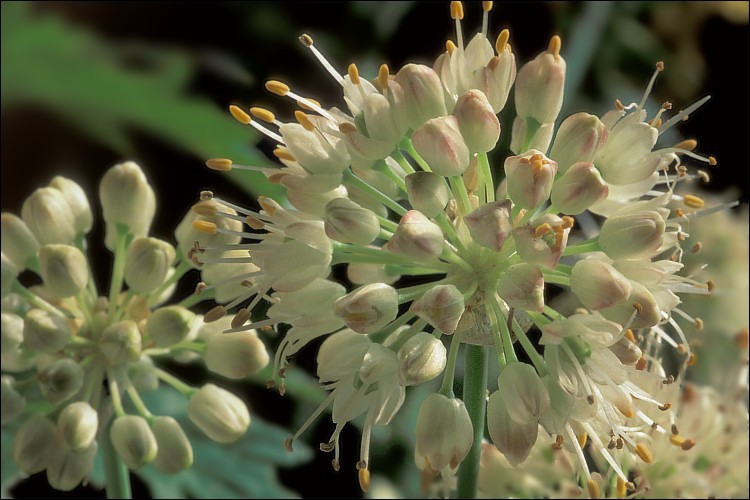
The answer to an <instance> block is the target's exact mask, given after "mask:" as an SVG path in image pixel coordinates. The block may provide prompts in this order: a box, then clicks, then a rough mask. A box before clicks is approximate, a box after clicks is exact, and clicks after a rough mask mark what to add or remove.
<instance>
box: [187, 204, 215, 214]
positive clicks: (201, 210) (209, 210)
mask: <svg viewBox="0 0 750 500" xmlns="http://www.w3.org/2000/svg"><path fill="white" fill-rule="evenodd" d="M190 209H191V210H192V211H193V212H195V213H196V214H198V215H202V216H204V217H213V216H214V215H216V212H217V211H218V210H217V209H218V207H217V206H216V203H214V202H212V201H199V202H198V203H196V204H195V205H193V206H192V207H190Z"/></svg>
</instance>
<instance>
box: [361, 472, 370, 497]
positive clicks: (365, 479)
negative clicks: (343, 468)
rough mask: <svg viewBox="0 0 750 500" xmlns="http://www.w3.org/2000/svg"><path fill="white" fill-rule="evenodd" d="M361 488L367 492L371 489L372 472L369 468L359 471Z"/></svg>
mask: <svg viewBox="0 0 750 500" xmlns="http://www.w3.org/2000/svg"><path fill="white" fill-rule="evenodd" d="M359 487H360V488H362V491H365V492H366V491H367V490H369V489H370V470H369V469H368V468H367V467H363V468H361V469H359Z"/></svg>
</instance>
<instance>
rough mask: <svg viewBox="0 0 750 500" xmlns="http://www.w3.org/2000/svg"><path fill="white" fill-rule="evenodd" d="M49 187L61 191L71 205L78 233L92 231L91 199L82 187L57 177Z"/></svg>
mask: <svg viewBox="0 0 750 500" xmlns="http://www.w3.org/2000/svg"><path fill="white" fill-rule="evenodd" d="M49 187H53V188H55V189H58V190H60V192H61V193H62V195H63V196H64V197H65V200H66V201H67V202H68V205H70V209H71V210H72V211H73V217H74V220H75V228H76V232H77V233H78V234H82V233H88V232H89V231H91V226H92V224H93V222H94V214H93V213H92V212H91V206H90V205H89V199H88V197H86V193H85V192H84V191H83V189H82V188H81V186H79V185H78V184H77V183H75V182H74V181H72V180H70V179H67V178H65V177H63V176H61V175H57V176H55V177H54V178H53V179H52V180H51V181H50V183H49Z"/></svg>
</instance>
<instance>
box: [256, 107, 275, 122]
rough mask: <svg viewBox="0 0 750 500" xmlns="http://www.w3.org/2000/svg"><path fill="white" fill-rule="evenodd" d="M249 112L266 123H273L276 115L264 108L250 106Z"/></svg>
mask: <svg viewBox="0 0 750 500" xmlns="http://www.w3.org/2000/svg"><path fill="white" fill-rule="evenodd" d="M250 114H251V115H253V116H254V117H255V118H257V119H259V120H263V121H264V122H266V123H273V122H275V121H276V116H275V115H274V114H273V113H272V112H271V111H269V110H267V109H265V108H259V107H257V106H256V107H252V108H250Z"/></svg>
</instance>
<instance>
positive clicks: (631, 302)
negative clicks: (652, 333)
mask: <svg viewBox="0 0 750 500" xmlns="http://www.w3.org/2000/svg"><path fill="white" fill-rule="evenodd" d="M631 285H632V286H633V291H632V292H630V296H629V297H628V298H627V300H625V301H623V302H621V303H619V304H617V305H615V306H612V307H607V308H604V309H600V310H599V312H600V313H602V316H604V317H605V318H607V319H608V320H610V321H614V322H615V323H619V324H621V325H625V324H626V323H627V322H628V320H629V319H630V317H631V316H632V314H633V312H634V311H635V313H636V314H635V318H634V319H633V323H632V324H631V325H630V327H631V328H634V329H637V328H650V327H652V326H655V325H657V324H658V323H659V321H660V320H661V311H660V310H659V305H658V304H657V302H656V299H655V298H654V296H653V295H652V294H651V292H649V291H648V289H647V288H646V287H645V286H643V285H641V284H640V283H638V282H635V281H631Z"/></svg>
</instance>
